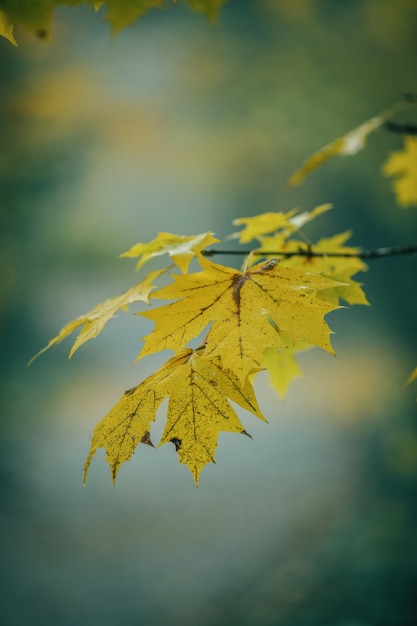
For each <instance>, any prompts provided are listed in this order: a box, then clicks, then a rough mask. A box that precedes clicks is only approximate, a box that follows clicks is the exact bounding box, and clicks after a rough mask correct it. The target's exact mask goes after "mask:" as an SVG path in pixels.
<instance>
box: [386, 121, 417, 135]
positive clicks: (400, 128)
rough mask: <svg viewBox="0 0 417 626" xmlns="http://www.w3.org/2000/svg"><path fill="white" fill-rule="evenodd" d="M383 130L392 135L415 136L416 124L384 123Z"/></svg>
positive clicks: (416, 132)
mask: <svg viewBox="0 0 417 626" xmlns="http://www.w3.org/2000/svg"><path fill="white" fill-rule="evenodd" d="M385 128H386V129H387V130H390V131H391V132H393V133H401V134H402V135H417V124H400V123H399V122H385Z"/></svg>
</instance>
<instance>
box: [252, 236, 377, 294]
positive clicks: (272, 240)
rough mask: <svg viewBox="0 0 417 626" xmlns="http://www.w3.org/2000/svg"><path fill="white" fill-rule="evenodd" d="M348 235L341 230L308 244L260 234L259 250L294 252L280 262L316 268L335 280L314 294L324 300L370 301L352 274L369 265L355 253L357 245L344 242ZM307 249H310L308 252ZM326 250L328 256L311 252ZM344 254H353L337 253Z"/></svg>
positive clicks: (314, 270)
mask: <svg viewBox="0 0 417 626" xmlns="http://www.w3.org/2000/svg"><path fill="white" fill-rule="evenodd" d="M350 236H351V233H350V232H345V233H340V234H338V235H334V236H333V237H326V238H323V239H320V240H319V241H318V242H317V243H316V244H314V245H312V244H310V245H309V246H306V245H305V244H304V243H302V242H300V241H295V240H290V241H283V240H282V237H281V236H280V235H278V236H272V237H265V238H261V246H260V248H259V249H258V251H259V252H263V253H264V254H265V255H271V256H272V255H273V254H276V252H277V250H279V249H281V250H282V252H283V253H287V254H292V253H293V254H294V256H291V257H289V258H283V259H282V261H281V263H282V264H283V265H286V266H290V267H294V268H296V269H298V270H301V271H310V272H319V273H320V274H321V275H322V276H325V277H326V278H330V279H331V280H334V281H336V282H337V283H338V284H336V285H335V286H334V287H332V288H329V289H325V290H323V291H319V292H318V294H317V295H318V296H319V297H320V298H321V299H323V300H326V301H327V302H331V303H333V304H338V303H339V302H340V300H344V301H345V302H347V303H348V304H364V305H369V302H368V300H367V298H366V295H365V292H364V291H363V289H362V284H361V283H359V282H357V281H356V280H354V279H353V278H352V277H353V276H354V275H355V274H357V273H358V272H365V271H366V270H367V269H368V268H367V265H366V264H365V263H364V262H363V261H362V260H361V259H360V258H359V257H356V256H354V255H355V254H360V248H354V247H349V246H345V245H344V244H345V242H346V241H347V240H348V239H349V238H350ZM300 253H305V254H304V255H302V254H300ZM308 253H311V256H310V255H309V254H308ZM326 253H328V254H329V256H323V257H321V256H314V254H318V255H321V254H324V255H326ZM343 254H346V255H353V256H346V257H343V256H336V255H343Z"/></svg>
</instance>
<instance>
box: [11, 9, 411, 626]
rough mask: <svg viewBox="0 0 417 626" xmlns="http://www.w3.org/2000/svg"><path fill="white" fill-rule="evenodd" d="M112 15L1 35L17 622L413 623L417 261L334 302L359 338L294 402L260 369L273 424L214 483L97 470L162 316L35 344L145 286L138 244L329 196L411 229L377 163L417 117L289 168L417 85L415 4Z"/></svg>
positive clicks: (171, 462)
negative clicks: (342, 152) (110, 19)
mask: <svg viewBox="0 0 417 626" xmlns="http://www.w3.org/2000/svg"><path fill="white" fill-rule="evenodd" d="M100 16H101V14H100V13H98V14H95V13H94V12H93V11H91V10H89V9H87V8H83V7H78V8H76V9H62V10H60V11H58V12H57V14H56V15H55V18H54V23H53V30H52V41H51V42H50V43H49V44H48V45H46V44H45V43H44V42H40V41H37V40H36V39H34V38H33V37H32V36H30V35H27V34H25V33H23V32H19V31H17V33H16V36H17V38H18V40H19V43H20V46H19V48H17V49H15V48H13V47H12V46H11V45H10V43H9V42H7V41H6V40H3V39H2V40H1V41H0V137H1V141H0V185H1V196H0V197H1V227H0V238H1V249H0V254H1V261H2V280H1V283H0V293H1V301H0V316H1V317H0V319H1V325H2V333H1V350H0V358H1V377H2V384H1V401H2V405H1V408H2V414H1V454H0V468H1V486H2V494H1V496H2V498H1V499H2V506H1V513H0V515H1V538H2V541H1V553H0V558H1V564H2V580H1V585H0V593H1V595H2V596H3V598H2V623H4V624H7V625H9V624H10V625H13V626H45V625H47V626H49V625H54V626H73V625H74V626H75V625H77V626H83V625H91V624H100V626H115V625H116V624H117V625H120V626H141V625H148V624H149V625H159V624H164V625H167V626H170V625H172V626H177V625H180V624H181V625H187V626H188V625H193V626H208V625H211V624H216V625H217V624H218V625H220V626H223V625H224V626H226V625H234V624H236V625H242V626H246V625H247V626H287V625H288V626H397V625H398V626H411V625H413V624H415V623H416V621H417V617H416V614H415V609H414V607H415V599H414V595H415V587H416V582H417V531H416V522H417V507H416V495H417V493H416V491H417V489H416V488H417V425H416V410H415V409H416V403H415V396H416V388H415V385H414V388H412V387H408V388H407V389H405V390H404V389H403V388H402V385H403V383H404V381H405V380H406V378H407V377H408V375H409V373H410V371H411V370H412V369H413V367H415V365H416V364H417V345H416V344H417V342H416V338H415V337H416V318H417V298H416V295H415V285H416V258H414V257H402V258H388V259H381V260H378V261H374V262H372V264H371V265H370V271H369V272H368V274H367V275H364V276H363V279H364V282H365V290H366V293H367V295H368V298H369V300H370V301H371V303H372V306H371V307H370V308H364V307H362V308H361V307H358V308H356V309H352V310H341V311H337V312H335V313H333V314H332V315H331V316H329V320H328V321H329V323H330V325H331V327H332V328H333V329H334V330H335V331H336V335H335V336H334V340H333V344H334V347H335V349H336V352H337V358H336V359H334V358H332V357H331V356H329V355H328V354H324V353H320V352H319V351H312V352H309V353H306V354H305V355H303V357H302V362H301V365H302V367H303V369H304V370H305V374H306V376H305V378H303V379H299V380H297V381H296V382H295V383H294V384H293V386H292V388H291V389H290V392H289V394H288V397H287V399H286V400H285V402H281V401H279V400H278V398H277V397H276V396H275V395H274V393H273V392H272V391H271V390H270V389H269V387H268V382H267V380H266V379H264V378H262V377H260V378H259V379H258V381H257V390H258V393H259V398H260V404H261V406H262V408H263V410H264V412H265V415H266V416H267V418H268V420H269V422H270V423H269V425H265V424H263V423H261V422H259V423H256V420H255V418H253V417H252V416H250V415H247V414H243V415H241V419H242V421H243V423H244V425H245V427H246V428H247V430H248V431H249V432H250V433H251V434H252V435H253V441H251V440H249V439H248V438H245V437H237V436H235V435H229V434H223V435H222V436H221V437H220V443H219V448H218V451H217V456H216V460H217V464H216V465H211V466H208V467H207V468H206V469H205V470H204V471H203V474H202V477H201V481H200V487H199V489H198V490H197V489H195V487H194V484H193V480H192V477H191V475H190V474H189V472H188V470H187V469H186V468H185V467H184V466H179V465H178V463H177V459H176V454H175V450H174V447H173V446H163V447H162V448H160V449H157V450H154V449H151V448H148V447H146V446H141V448H140V449H139V450H138V451H137V453H136V454H135V456H134V457H133V459H132V461H131V462H130V463H127V464H125V465H124V466H123V467H122V469H121V471H120V474H119V479H118V483H117V486H116V487H115V488H114V487H113V486H112V484H111V480H110V473H109V470H108V467H107V465H106V464H105V462H104V453H103V452H102V451H101V453H98V454H97V456H96V459H95V460H94V462H93V465H92V467H91V469H90V474H89V480H88V484H87V487H86V488H83V487H82V482H81V474H82V468H83V464H84V459H85V457H86V455H87V452H88V449H89V437H90V435H91V432H92V430H93V428H94V426H95V424H96V423H97V422H98V421H99V420H100V419H101V418H102V417H103V415H104V414H105V413H106V412H107V411H108V410H109V408H110V407H111V406H112V405H113V404H114V403H115V402H116V401H117V399H118V398H119V396H120V395H121V393H122V392H123V391H124V390H125V389H128V388H130V387H132V386H133V385H135V384H137V383H138V382H139V381H140V380H142V379H143V378H144V377H145V376H146V375H148V374H149V373H150V372H152V371H153V370H154V369H155V368H156V367H158V366H159V364H161V363H162V361H163V358H164V356H166V355H162V356H155V357H150V358H148V359H145V360H144V361H141V362H139V363H138V364H137V365H133V361H134V359H135V357H136V355H137V353H138V351H139V348H140V345H141V344H140V342H139V338H140V337H141V336H143V335H144V334H146V332H147V331H148V330H149V328H150V327H149V325H146V322H145V320H141V319H140V318H137V317H135V316H133V315H126V314H124V313H122V314H120V315H119V316H118V317H117V319H115V320H113V321H112V322H111V323H110V324H109V325H108V327H106V329H105V331H104V332H103V334H102V335H100V337H99V339H98V340H97V341H95V342H91V343H89V344H87V345H86V346H84V347H83V348H81V350H79V351H78V352H77V353H76V355H75V356H74V358H73V359H72V360H71V361H67V359H66V356H67V354H68V350H69V346H70V342H69V341H67V342H65V343H64V344H61V345H60V346H58V347H56V348H54V349H53V350H52V351H51V352H49V353H47V354H46V355H44V356H42V357H41V358H40V359H39V360H38V361H36V362H35V363H34V364H33V366H32V367H31V368H29V369H28V368H27V367H26V363H27V361H28V359H29V358H30V357H31V356H32V355H33V354H34V353H35V352H37V351H38V350H39V349H40V348H41V347H42V346H43V345H44V344H45V343H46V342H47V340H48V339H49V338H50V337H51V336H53V335H55V334H56V332H57V330H58V329H59V328H60V327H61V326H62V325H63V324H64V323H66V322H67V321H69V320H70V319H73V318H74V317H76V316H77V315H79V314H81V313H84V312H85V311H87V310H88V309H89V308H91V307H92V306H93V305H94V304H96V303H97V302H99V301H101V300H103V299H104V298H105V297H107V296H109V295H114V294H116V293H119V292H121V291H123V290H124V289H125V288H127V287H129V286H130V285H131V284H132V283H133V281H134V280H135V276H134V274H133V273H132V271H133V267H134V264H133V263H132V261H129V260H126V259H117V255H118V254H119V253H121V252H123V251H124V250H126V249H128V248H129V247H130V246H131V245H133V244H134V243H136V242H137V241H147V240H149V239H152V238H153V237H154V236H155V235H156V233H157V232H158V231H160V230H165V231H171V232H175V233H178V234H196V233H200V232H203V231H207V230H212V231H214V232H215V233H216V234H218V235H219V236H224V235H226V234H228V233H230V232H231V231H232V230H233V227H232V225H231V221H232V220H233V219H234V218H236V217H242V216H249V215H256V214H257V213H260V212H265V211H275V210H282V211H287V210H289V209H291V208H293V207H295V206H297V207H298V208H299V209H300V210H310V209H312V208H313V207H314V206H316V205H318V204H321V203H323V202H332V203H333V204H334V207H335V208H334V210H333V211H332V212H330V213H328V214H326V215H325V216H323V217H322V218H320V220H317V223H315V224H314V225H312V226H311V228H310V230H309V233H310V235H311V237H312V238H316V237H317V238H318V237H320V236H330V235H332V234H334V233H336V232H341V231H344V230H346V229H353V231H354V236H353V239H352V242H353V243H354V244H355V245H361V246H363V247H365V248H371V247H375V246H380V245H381V246H382V245H399V244H406V243H411V242H413V241H414V242H415V241H416V239H417V210H416V209H412V208H410V209H408V210H402V209H399V208H398V207H397V206H396V203H395V198H394V195H393V193H392V190H391V187H390V182H389V181H387V180H386V179H384V178H383V177H382V176H381V165H382V163H383V162H384V160H385V159H386V157H387V154H388V153H389V152H390V151H392V150H398V149H400V148H401V145H402V138H401V137H400V136H399V135H396V134H393V133H389V132H387V131H384V130H382V131H380V132H379V133H377V134H376V135H374V136H372V137H371V139H370V141H369V145H368V146H367V147H366V149H365V150H364V151H363V152H361V153H359V154H358V155H357V156H355V157H353V158H346V159H335V160H333V161H332V162H329V163H328V164H326V165H324V166H323V167H322V168H321V169H320V170H317V172H315V173H313V174H312V175H311V176H310V177H309V178H308V179H307V180H306V181H305V183H304V185H303V186H302V187H300V188H296V189H291V188H289V187H288V186H287V183H286V181H287V179H288V177H289V176H290V175H291V174H292V173H293V171H294V170H295V169H297V167H298V166H299V165H300V164H301V162H302V161H303V160H304V159H305V158H306V157H307V156H308V155H309V154H310V153H311V152H313V151H314V150H316V149H318V148H319V147H321V146H322V145H324V144H325V143H327V142H329V141H331V140H333V139H334V138H335V137H337V136H339V135H341V134H343V133H345V132H346V131H348V130H350V129H351V128H353V127H354V126H356V125H357V124H359V123H361V122H363V121H364V120H365V119H367V118H368V117H370V116H372V115H374V114H376V113H378V112H379V111H380V110H382V109H383V108H385V107H387V106H389V105H391V104H392V103H393V102H395V101H397V100H398V99H400V98H401V96H402V94H403V93H407V92H413V93H415V92H416V91H417V37H416V32H417V5H416V2H415V1H414V0H399V1H398V2H392V1H390V0H361V1H359V2H358V1H357V0H346V1H345V2H334V1H330V0H310V1H308V0H304V1H298V2H289V1H288V2H284V1H283V0H282V1H279V0H258V1H256V2H253V1H249V0H248V1H243V0H230V2H229V3H228V4H227V5H226V6H225V7H224V8H223V9H222V11H221V12H220V16H219V20H218V23H217V24H216V25H211V24H210V23H208V22H207V21H206V20H205V19H204V18H203V17H202V16H201V15H198V14H194V13H191V12H190V11H189V10H187V8H186V7H185V6H184V5H181V4H180V5H177V6H175V7H173V8H171V9H167V10H166V11H152V12H150V13H149V14H147V15H146V16H145V17H144V18H143V19H141V20H140V21H139V22H138V23H137V24H135V25H134V26H132V27H130V28H127V29H126V30H124V31H123V32H121V33H120V35H118V36H117V37H116V38H111V36H110V33H109V28H108V26H107V25H106V24H105V23H104V22H103V21H102V20H101V17H100ZM398 119H399V120H403V121H412V122H414V123H416V121H417V115H416V113H415V112H414V113H412V112H409V113H408V114H404V115H403V116H402V117H400V118H398ZM216 260H217V259H216ZM218 260H219V262H222V261H224V262H227V263H230V259H227V260H226V259H221V258H220V259H218ZM163 421H164V420H163V412H162V413H161V415H160V419H159V421H158V423H157V424H156V425H155V429H154V439H155V440H158V433H159V434H160V433H161V432H162V428H163Z"/></svg>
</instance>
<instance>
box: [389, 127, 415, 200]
mask: <svg viewBox="0 0 417 626" xmlns="http://www.w3.org/2000/svg"><path fill="white" fill-rule="evenodd" d="M404 144H405V145H404V150H401V151H398V152H393V153H392V154H390V156H389V157H388V159H387V161H386V162H385V164H384V165H383V168H382V171H383V173H384V175H385V176H393V177H395V179H396V180H394V183H393V187H394V192H395V195H396V196H397V202H398V204H399V205H400V206H402V207H409V206H411V205H413V204H414V205H417V138H416V137H405V139H404Z"/></svg>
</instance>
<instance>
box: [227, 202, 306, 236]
mask: <svg viewBox="0 0 417 626" xmlns="http://www.w3.org/2000/svg"><path fill="white" fill-rule="evenodd" d="M294 215H295V210H292V211H288V213H282V212H276V213H261V214H260V215H255V216H254V217H240V218H238V219H235V220H233V224H235V225H236V226H240V225H241V224H244V225H245V228H244V229H243V230H241V231H240V232H238V233H233V234H232V235H231V236H230V238H233V239H237V238H239V241H240V243H249V242H250V241H253V240H254V239H259V237H260V236H262V235H266V234H267V233H273V232H275V231H276V230H279V229H282V228H286V227H287V228H288V227H289V224H290V222H289V220H290V218H291V217H293V216H294Z"/></svg>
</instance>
